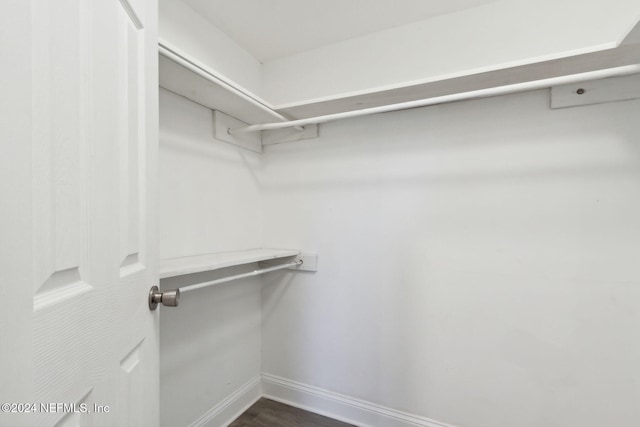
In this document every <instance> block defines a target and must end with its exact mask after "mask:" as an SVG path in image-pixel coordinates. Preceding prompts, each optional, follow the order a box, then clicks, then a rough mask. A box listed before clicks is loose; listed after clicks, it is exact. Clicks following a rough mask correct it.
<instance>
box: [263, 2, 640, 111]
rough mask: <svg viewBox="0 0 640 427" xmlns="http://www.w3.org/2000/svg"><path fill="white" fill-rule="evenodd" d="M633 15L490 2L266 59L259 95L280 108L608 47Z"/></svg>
mask: <svg viewBox="0 0 640 427" xmlns="http://www.w3.org/2000/svg"><path fill="white" fill-rule="evenodd" d="M604 11H606V13H605V12H604ZM496 17H500V19H496ZM336 19H339V17H337V18H336ZM638 19H640V3H638V1H637V0H590V1H587V2H585V1H582V0H563V1H560V2H559V1H556V0H538V1H535V2H532V1H530V0H501V1H496V2H491V3H489V4H486V5H483V6H480V7H476V8H471V9H467V10H463V11H460V12H456V13H451V14H447V15H441V16H437V17H434V18H430V19H426V20H424V21H420V22H416V23H413V24H408V25H404V26H401V27H397V28H391V29H389V30H385V31H380V32H377V33H372V34H368V35H365V36H362V37H357V38H353V39H349V40H345V41H342V42H339V43H334V44H330V45H326V46H322V47H319V48H316V49H312V50H307V51H304V52H301V53H299V54H295V55H290V56H286V57H283V58H278V59H274V60H271V61H266V62H265V63H264V64H263V67H262V72H263V83H262V90H263V92H262V96H263V97H264V98H265V99H266V100H268V101H269V102H270V103H272V104H273V105H276V108H277V109H280V108H285V107H288V106H291V105H296V104H304V103H309V102H314V101H319V100H326V99H335V98H340V97H344V96H349V95H357V94H362V93H369V92H375V91H380V90H383V89H391V88H395V87H404V86H408V85H411V84H419V83H424V82H429V81H434V80H440V79H444V78H451V77H457V76H461V75H470V74H475V73H480V72H483V71H490V70H495V69H500V68H505V67H511V66H517V65H523V64H529V63H533V62H537V61H544V60H550V59H556V58H559V57H564V56H571V55H577V54H580V53H587V52H593V51H597V50H602V49H608V48H613V47H615V46H616V45H617V44H618V43H620V42H621V41H622V39H623V38H624V36H625V35H626V34H627V33H628V32H629V31H630V30H631V29H632V28H633V26H634V25H635V24H636V23H637V22H638Z"/></svg>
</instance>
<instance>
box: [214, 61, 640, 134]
mask: <svg viewBox="0 0 640 427" xmlns="http://www.w3.org/2000/svg"><path fill="white" fill-rule="evenodd" d="M639 72H640V64H634V65H625V66H623V67H615V68H608V69H604V70H597V71H589V72H586V73H580V74H572V75H568V76H562V77H553V78H549V79H543V80H535V81H531V82H524V83H515V84H511V85H506V86H498V87H492V88H487V89H479V90H473V91H469V92H461V93H454V94H451V95H443V96H436V97H434V98H426V99H419V100H416V101H408V102H401V103H397V104H390V105H382V106H380V107H371V108H364V109H362V110H355V111H347V112H343V113H334V114H327V115H324V116H318V117H310V118H307V119H299V120H290V121H287V122H278V123H265V124H258V125H251V126H245V127H241V128H235V129H228V130H227V132H228V133H229V134H230V135H237V134H242V133H249V132H259V131H263V130H275V129H284V128H289V127H297V126H306V125H310V124H320V123H326V122H331V121H334V120H341V119H348V118H352V117H359V116H366V115H370V114H377V113H387V112H390V111H398V110H406V109H408V108H416V107H426V106H428V105H435V104H444V103H446V102H454V101H463V100H468V99H477V98H486V97H490V96H498V95H507V94H510V93H515V92H524V91H529V90H536V89H544V88H548V87H551V86H557V85H565V84H572V83H579V82H583V81H587V80H596V79H604V78H607V77H617V76H625V75H629V74H635V73H639Z"/></svg>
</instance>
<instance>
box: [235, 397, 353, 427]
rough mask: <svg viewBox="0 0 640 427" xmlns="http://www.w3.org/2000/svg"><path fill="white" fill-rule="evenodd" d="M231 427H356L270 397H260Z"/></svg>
mask: <svg viewBox="0 0 640 427" xmlns="http://www.w3.org/2000/svg"><path fill="white" fill-rule="evenodd" d="M229 427H355V426H353V425H352V424H346V423H343V422H341V421H336V420H334V419H331V418H327V417H323V416H322V415H318V414H314V413H313V412H308V411H304V410H302V409H298V408H294V407H293V406H289V405H284V404H282V403H278V402H274V401H273V400H269V399H264V398H262V399H260V400H258V401H257V402H256V403H255V404H254V405H253V406H251V407H250V408H249V409H247V410H246V411H245V412H244V413H243V414H242V415H240V417H238V418H237V419H236V420H235V421H234V422H233V423H231V425H229Z"/></svg>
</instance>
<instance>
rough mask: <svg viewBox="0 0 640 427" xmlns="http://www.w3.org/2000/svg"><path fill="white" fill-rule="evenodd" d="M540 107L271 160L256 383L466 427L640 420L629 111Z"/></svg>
mask: <svg viewBox="0 0 640 427" xmlns="http://www.w3.org/2000/svg"><path fill="white" fill-rule="evenodd" d="M548 104H549V100H548V93H547V91H537V92H531V93H526V94H517V95H511V96H505V97H499V98H492V99H486V100H476V101H469V102H462V103H455V104H449V105H442V106H437V107H429V108H422V109H414V110H409V111H404V112H396V113H389V114H385V115H377V116H370V117H364V118H358V119H352V120H348V121H340V122H334V123H329V124H325V125H322V128H321V136H320V138H319V139H316V140H310V141H305V142H296V143H290V144H282V145H276V146H270V147H268V148H267V150H266V152H265V154H264V156H263V161H264V163H263V166H262V169H261V170H260V173H259V176H260V182H261V186H262V189H263V198H264V209H265V214H264V221H265V224H266V226H265V227H264V236H265V237H264V243H265V244H266V245H267V246H274V247H293V248H300V249H303V250H309V251H316V252H318V253H319V254H320V258H319V261H320V263H319V271H318V272H317V273H316V274H305V273H288V274H287V275H286V277H284V278H283V277H282V276H277V277H274V276H269V277H265V278H264V282H263V283H264V285H263V286H264V288H263V295H262V310H263V320H262V321H263V325H262V334H263V335H262V339H263V351H262V363H263V372H265V373H267V374H270V375H275V376H278V377H282V378H284V379H287V380H292V381H296V382H299V383H302V384H306V385H311V386H315V387H320V388H322V389H325V390H328V391H330V392H335V393H340V394H342V395H346V396H349V397H352V398H357V399H363V400H365V401H368V402H372V403H374V404H377V405H382V406H385V407H390V408H393V409H395V410H399V411H405V412H408V413H411V414H417V415H420V416H424V417H429V418H431V419H435V420H440V421H443V422H446V423H450V424H452V425H455V426H466V427H497V426H509V427H534V426H535V427H539V426H545V427H569V426H571V427H577V426H580V427H600V426H604V425H608V426H619V427H632V426H636V425H638V422H639V420H640V407H639V406H638V404H637V403H638V402H639V401H640V371H639V370H638V360H640V339H638V337H639V336H638V328H639V327H640V286H639V285H640V270H639V269H638V257H639V255H640V197H638V196H639V195H640V122H639V121H638V117H640V114H639V113H640V101H638V100H636V101H631V102H619V103H610V104H604V105H596V106H588V107H581V108H572V109H564V110H550V109H549V108H548Z"/></svg>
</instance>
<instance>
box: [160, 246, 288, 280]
mask: <svg viewBox="0 0 640 427" xmlns="http://www.w3.org/2000/svg"><path fill="white" fill-rule="evenodd" d="M298 255H300V251H296V250H292V249H248V250H244V251H233V252H218V253H213V254H203V255H194V256H187V257H181V258H170V259H166V260H162V261H160V278H161V279H166V278H168V277H175V276H182V275H184V274H191V273H200V272H202V271H210V270H217V269H220V268H225V267H233V266H236V265H242V264H250V263H254V262H260V261H268V260H273V259H278V258H288V257H296V256H298Z"/></svg>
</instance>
